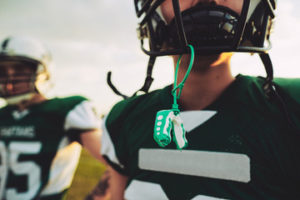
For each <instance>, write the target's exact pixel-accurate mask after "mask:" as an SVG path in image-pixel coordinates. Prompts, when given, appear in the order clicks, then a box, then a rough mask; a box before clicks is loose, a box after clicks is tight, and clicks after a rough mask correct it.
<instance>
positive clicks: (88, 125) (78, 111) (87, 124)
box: [64, 100, 101, 130]
mask: <svg viewBox="0 0 300 200" xmlns="http://www.w3.org/2000/svg"><path fill="white" fill-rule="evenodd" d="M93 108H94V107H93V105H92V103H91V102H89V101H87V100H86V101H83V102H81V103H79V104H78V105H76V106H75V107H74V108H73V109H72V110H70V111H69V113H68V115H67V117H66V120H65V125H64V130H69V129H99V128H100V124H101V122H100V119H99V118H98V117H97V116H96V114H95V112H94V111H93Z"/></svg>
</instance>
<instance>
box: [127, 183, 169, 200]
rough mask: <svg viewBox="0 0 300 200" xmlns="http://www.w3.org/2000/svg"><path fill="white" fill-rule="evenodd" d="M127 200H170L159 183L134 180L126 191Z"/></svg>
mask: <svg viewBox="0 0 300 200" xmlns="http://www.w3.org/2000/svg"><path fill="white" fill-rule="evenodd" d="M125 199H126V200H141V199H143V200H154V199H155V200H156V199H157V200H168V197H167V196H166V194H165V192H164V191H163V189H162V188H161V186H160V185H159V184H157V183H150V182H145V181H140V180H132V181H131V183H130V184H129V186H128V187H127V188H126V190H125Z"/></svg>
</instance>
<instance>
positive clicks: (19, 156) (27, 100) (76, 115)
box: [0, 37, 104, 200]
mask: <svg viewBox="0 0 300 200" xmlns="http://www.w3.org/2000/svg"><path fill="white" fill-rule="evenodd" d="M0 48H1V49H0V97H2V98H4V99H5V101H6V103H7V106H5V107H3V108H1V109H0V199H1V200H33V199H41V200H44V199H49V200H50V199H51V200H53V199H55V200H59V199H62V198H63V197H64V195H65V194H66V192H67V190H68V188H69V187H70V184H71V181H72V178H73V175H74V172H75V170H76V167H77V164H78V159H79V156H80V152H81V145H82V146H83V147H85V148H86V149H87V150H88V151H90V152H91V154H92V155H94V156H95V157H96V158H98V159H99V160H100V161H104V160H103V159H102V157H101V155H100V132H99V119H98V117H97V116H96V114H95V112H94V108H93V106H92V104H91V103H90V102H89V101H88V100H87V99H86V98H84V97H82V96H71V97H67V98H53V99H47V98H46V97H45V96H44V93H43V91H44V90H45V89H46V87H47V84H49V78H50V74H49V67H50V65H51V63H52V62H51V56H50V53H49V51H48V50H47V48H46V47H45V46H43V44H41V43H40V42H39V41H37V40H35V39H32V38H27V37H9V38H7V39H5V40H4V41H3V42H2V43H1V47H0ZM75 141H77V142H79V143H80V144H81V145H80V144H79V143H77V142H75Z"/></svg>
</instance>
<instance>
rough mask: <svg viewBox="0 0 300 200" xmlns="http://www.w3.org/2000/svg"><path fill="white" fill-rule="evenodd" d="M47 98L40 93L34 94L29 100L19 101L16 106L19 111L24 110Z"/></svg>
mask: <svg viewBox="0 0 300 200" xmlns="http://www.w3.org/2000/svg"><path fill="white" fill-rule="evenodd" d="M46 100H47V98H46V97H44V96H43V95H41V94H35V95H34V96H33V97H32V98H31V99H30V100H26V101H22V102H20V103H19V104H18V105H17V107H18V110H19V111H23V110H26V109H27V108H28V107H30V106H32V105H34V104H39V103H42V102H44V101H46Z"/></svg>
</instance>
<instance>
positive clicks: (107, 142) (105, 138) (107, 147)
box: [101, 117, 124, 168]
mask: <svg viewBox="0 0 300 200" xmlns="http://www.w3.org/2000/svg"><path fill="white" fill-rule="evenodd" d="M106 119H107V117H105V118H104V120H103V123H102V131H103V133H102V142H101V154H102V155H105V156H107V157H108V158H109V160H110V161H111V162H113V163H115V164H117V165H119V166H120V167H121V168H124V166H123V165H122V164H121V162H120V161H119V159H118V158H117V155H116V151H115V147H114V144H113V142H112V141H111V138H110V135H109V132H108V130H107V128H106V126H105V124H106Z"/></svg>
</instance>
